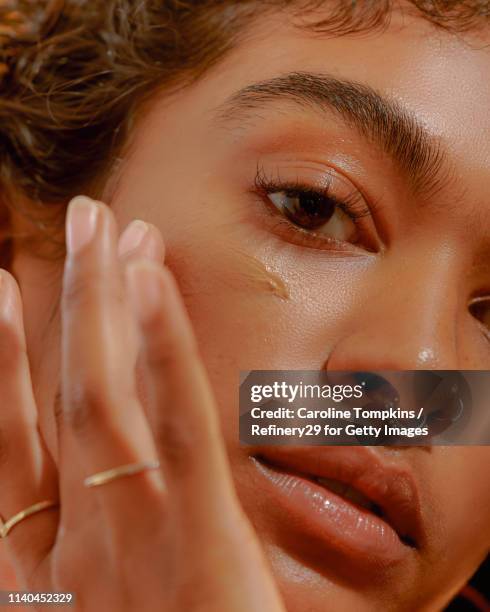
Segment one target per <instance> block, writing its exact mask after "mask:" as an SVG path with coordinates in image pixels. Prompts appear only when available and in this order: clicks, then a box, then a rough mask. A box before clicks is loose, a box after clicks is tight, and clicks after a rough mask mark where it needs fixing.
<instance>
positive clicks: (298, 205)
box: [268, 189, 359, 243]
mask: <svg viewBox="0 0 490 612" xmlns="http://www.w3.org/2000/svg"><path fill="white" fill-rule="evenodd" d="M268 198H269V200H270V201H271V202H272V204H274V206H275V207H276V208H277V209H278V210H279V212H281V213H282V214H284V216H285V217H286V218H287V219H289V220H290V221H291V222H292V223H294V224H295V225H297V226H298V227H301V228H303V229H305V230H310V231H314V232H315V234H317V235H318V234H322V235H325V236H327V237H329V238H333V239H335V240H340V241H343V242H353V243H355V242H357V241H358V238H359V237H358V233H359V232H358V228H357V226H356V223H355V221H354V220H353V219H352V218H351V217H349V215H348V214H346V212H344V210H343V208H342V206H343V205H342V204H341V203H339V202H337V201H336V200H335V199H334V198H332V197H329V196H327V195H324V194H322V193H318V192H316V191H313V190H308V189H304V190H301V189H285V190H282V191H275V192H272V193H269V194H268Z"/></svg>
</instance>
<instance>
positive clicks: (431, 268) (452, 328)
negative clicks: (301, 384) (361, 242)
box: [327, 254, 460, 370]
mask: <svg viewBox="0 0 490 612" xmlns="http://www.w3.org/2000/svg"><path fill="white" fill-rule="evenodd" d="M380 265H383V266H384V267H385V269H384V273H383V274H377V275H376V278H378V279H379V278H383V281H382V283H381V282H378V281H375V280H374V279H373V283H372V285H371V286H370V288H369V290H368V292H367V294H366V295H365V296H364V299H363V300H362V303H361V304H360V306H359V308H358V309H357V310H356V312H355V313H353V320H352V321H351V322H350V323H351V324H349V325H347V326H346V328H347V329H348V330H349V331H348V332H346V333H345V334H344V336H343V337H342V338H340V339H339V341H338V342H337V344H336V345H335V346H334V347H333V350H332V351H331V354H330V356H329V359H328V363H327V367H328V368H329V369H332V370H334V369H335V370H353V369H365V368H370V369H373V370H375V369H378V370H382V369H386V370H388V369H391V370H403V369H458V364H459V357H458V341H457V328H458V323H457V320H458V316H459V313H458V309H459V307H460V299H459V297H458V283H457V280H456V268H455V265H456V264H455V262H454V261H453V260H452V258H451V257H450V256H449V255H444V254H440V256H439V257H436V256H435V255H433V256H431V257H428V256H427V255H426V256H425V257H424V256H422V254H420V256H418V257H417V256H414V255H411V256H401V257H400V258H399V259H398V261H397V262H395V263H388V262H387V261H385V262H383V264H380Z"/></svg>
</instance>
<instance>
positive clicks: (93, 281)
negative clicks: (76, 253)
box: [63, 273, 125, 310]
mask: <svg viewBox="0 0 490 612" xmlns="http://www.w3.org/2000/svg"><path fill="white" fill-rule="evenodd" d="M100 295H104V296H105V297H106V298H107V299H109V300H111V301H114V302H115V303H118V304H122V303H123V302H124V300H125V297H124V292H123V289H122V287H121V286H120V283H116V282H115V279H114V278H105V277H104V276H103V275H102V274H100V273H99V275H97V276H93V275H92V276H89V275H83V274H70V273H67V274H65V280H64V284H63V305H64V308H67V309H70V310H71V309H80V308H83V307H84V306H87V305H90V304H91V303H93V301H94V298H95V297H96V296H100Z"/></svg>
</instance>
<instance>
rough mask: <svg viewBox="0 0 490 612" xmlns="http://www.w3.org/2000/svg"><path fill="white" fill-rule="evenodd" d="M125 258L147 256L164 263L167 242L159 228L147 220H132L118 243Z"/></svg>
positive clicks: (122, 256) (120, 254)
mask: <svg viewBox="0 0 490 612" xmlns="http://www.w3.org/2000/svg"><path fill="white" fill-rule="evenodd" d="M118 253H119V257H120V258H121V259H123V260H129V259H136V258H146V259H151V260H153V261H156V262H159V263H163V261H164V259H165V244H164V242H163V238H162V235H161V232H160V231H159V229H158V228H157V227H156V226H155V225H153V224H151V223H147V222H145V221H141V220H140V219H137V220H135V221H132V222H131V223H130V224H129V225H128V226H127V227H126V229H125V230H124V232H123V233H122V235H121V237H120V239H119V245H118Z"/></svg>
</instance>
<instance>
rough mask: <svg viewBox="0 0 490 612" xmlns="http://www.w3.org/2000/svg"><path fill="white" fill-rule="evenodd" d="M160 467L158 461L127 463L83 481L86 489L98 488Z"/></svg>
mask: <svg viewBox="0 0 490 612" xmlns="http://www.w3.org/2000/svg"><path fill="white" fill-rule="evenodd" d="M159 467H160V462H159V461H141V462H140V463H128V464H127V465H120V466H118V467H115V468H111V469H110V470H105V471H103V472H98V473H97V474H93V475H92V476H88V477H87V478H85V480H84V481H83V484H84V485H85V486H86V487H89V488H90V487H100V486H101V485H105V484H107V483H108V482H112V481H113V480H117V479H118V478H123V477H124V476H133V475H134V474H140V473H141V472H146V471H148V470H157V469H158V468H159Z"/></svg>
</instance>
